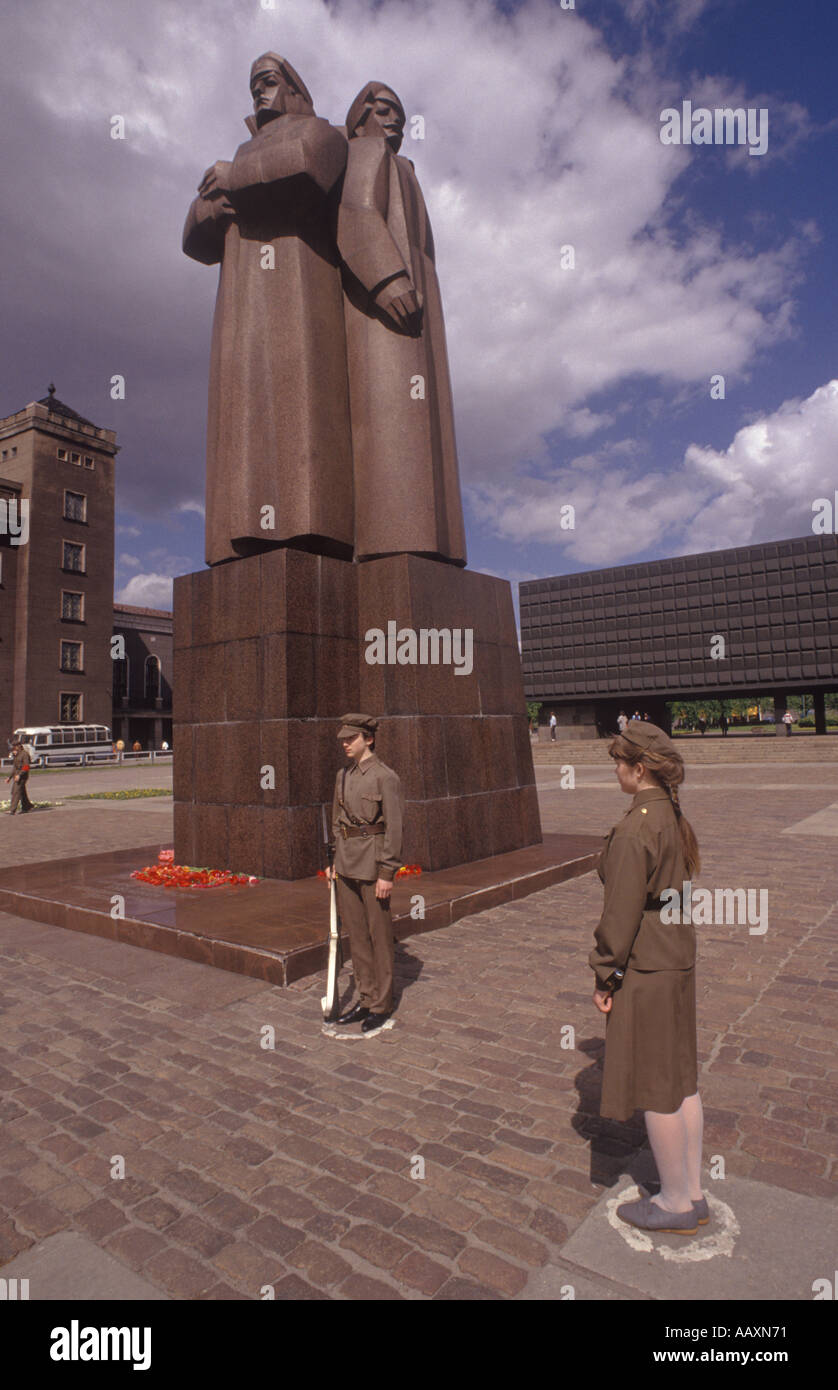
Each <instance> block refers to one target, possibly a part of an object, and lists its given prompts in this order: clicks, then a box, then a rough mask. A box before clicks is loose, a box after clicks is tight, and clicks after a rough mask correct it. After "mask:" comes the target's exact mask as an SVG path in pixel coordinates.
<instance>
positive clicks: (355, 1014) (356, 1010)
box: [338, 1004, 369, 1023]
mask: <svg viewBox="0 0 838 1390" xmlns="http://www.w3.org/2000/svg"><path fill="white" fill-rule="evenodd" d="M368 1014H369V1009H367V1008H365V1007H364V1005H363V1004H355V1005H354V1006H353V1008H351V1009H350V1010H349V1013H348V1014H344V1015H343V1017H342V1018H339V1019H338V1023H357V1022H358V1019H359V1018H366V1017H367V1015H368Z"/></svg>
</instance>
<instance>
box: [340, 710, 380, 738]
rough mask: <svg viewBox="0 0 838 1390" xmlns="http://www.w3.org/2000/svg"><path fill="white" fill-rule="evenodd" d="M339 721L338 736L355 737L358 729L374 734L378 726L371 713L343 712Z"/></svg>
mask: <svg viewBox="0 0 838 1390" xmlns="http://www.w3.org/2000/svg"><path fill="white" fill-rule="evenodd" d="M340 722H341V727H340V729H339V730H338V738H355V737H356V736H357V734H358V733H359V731H360V732H362V733H365V734H374V733H375V731H376V729H377V728H378V720H377V719H374V718H373V716H372V715H371V714H344V715H343V716H342V717H341V721H340Z"/></svg>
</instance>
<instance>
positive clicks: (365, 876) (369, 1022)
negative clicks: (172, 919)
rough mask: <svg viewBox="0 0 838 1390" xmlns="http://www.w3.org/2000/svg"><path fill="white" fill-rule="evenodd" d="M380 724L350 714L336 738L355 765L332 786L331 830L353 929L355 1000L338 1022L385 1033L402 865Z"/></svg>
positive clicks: (396, 796) (399, 806)
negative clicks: (380, 749) (393, 900)
mask: <svg viewBox="0 0 838 1390" xmlns="http://www.w3.org/2000/svg"><path fill="white" fill-rule="evenodd" d="M377 728H378V720H377V719H374V718H372V717H371V716H370V715H368V714H345V715H344V717H343V719H342V721H341V728H340V731H339V733H338V738H339V739H340V740H341V742H342V744H343V751H344V753H345V754H346V756H347V757H348V758H351V760H352V764H351V766H350V767H349V768H342V769H341V771H340V772H339V773H338V775H337V780H336V782H335V796H334V802H333V806H332V833H333V835H334V838H335V873H336V876H337V899H338V910H339V912H340V916H341V920H342V922H343V923H344V925H345V926H346V929H347V931H348V932H349V942H350V946H351V950H352V966H353V969H354V972H355V983H356V986H357V989H358V1000H357V1003H356V1004H355V1005H354V1006H353V1008H351V1009H350V1010H349V1012H348V1013H346V1014H344V1015H343V1017H342V1018H340V1019H338V1022H339V1023H355V1022H357V1021H359V1020H362V1022H361V1030H362V1032H364V1033H371V1032H373V1031H374V1030H375V1029H377V1028H380V1027H381V1025H382V1024H383V1023H385V1022H386V1020H387V1019H388V1018H389V1017H390V1014H391V1013H392V1012H393V955H394V951H393V923H392V919H391V916H390V893H391V890H392V887H393V879H394V878H395V875H396V871H397V869H399V868H401V863H402V858H401V854H402V816H403V813H404V800H403V797H402V790H401V783H400V781H399V779H398V777H397V775H396V773H395V772H394V771H393V769H392V768H390V767H387V766H386V764H385V763H382V762H381V761H380V759H379V758H377V757H376V756H375V753H374V751H373V750H374V748H375V731H376V729H377Z"/></svg>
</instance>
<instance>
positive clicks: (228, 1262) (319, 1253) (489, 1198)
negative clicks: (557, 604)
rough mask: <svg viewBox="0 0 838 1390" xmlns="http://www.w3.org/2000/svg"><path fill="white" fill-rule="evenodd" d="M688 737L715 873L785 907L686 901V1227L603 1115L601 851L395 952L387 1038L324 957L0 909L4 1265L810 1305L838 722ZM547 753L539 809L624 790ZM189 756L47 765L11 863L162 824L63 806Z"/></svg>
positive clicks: (76, 1284)
mask: <svg viewBox="0 0 838 1390" xmlns="http://www.w3.org/2000/svg"><path fill="white" fill-rule="evenodd" d="M755 742H756V741H755ZM682 751H683V753H684V757H685V761H686V765H687V781H686V785H685V787H684V792H683V801H684V806H685V809H686V811H687V814H688V815H689V817H690V819H691V821H692V824H693V825H694V827H695V830H696V833H697V836H698V839H699V842H700V845H701V848H702V855H703V861H704V868H703V871H702V874H701V875H699V876H698V878H697V880H696V882H697V884H698V885H699V886H701V885H707V886H716V885H719V884H722V885H730V886H731V887H737V886H741V887H745V888H752V887H756V888H760V889H765V890H767V893H768V905H769V917H768V929H767V931H766V932H765V933H764V934H763V935H755V934H751V933H750V932H749V930H748V927H747V926H743V925H730V926H726V925H720V924H714V925H712V926H706V927H703V928H699V955H698V966H697V979H698V1033H699V1063H700V1071H699V1089H700V1093H701V1095H702V1098H703V1101H704V1105H705V1113H706V1129H705V1141H704V1182H705V1191H706V1193H707V1195H708V1198H709V1201H710V1205H711V1213H712V1217H713V1220H712V1221H711V1224H710V1225H709V1226H708V1227H707V1228H703V1231H702V1233H700V1235H699V1237H697V1238H696V1239H695V1240H683V1239H679V1237H677V1236H674V1235H655V1236H654V1237H650V1236H646V1235H645V1233H640V1232H636V1231H634V1230H633V1229H632V1228H624V1229H623V1230H622V1231H621V1230H620V1229H619V1228H620V1226H621V1223H619V1222H618V1221H617V1220H616V1219H614V1218H613V1209H614V1206H615V1205H616V1200H617V1198H618V1197H620V1196H622V1194H623V1193H624V1192H625V1191H626V1190H628V1189H630V1188H633V1186H634V1184H635V1182H638V1181H641V1182H642V1181H643V1180H644V1179H646V1178H647V1177H649V1176H650V1175H651V1174H653V1172H654V1167H653V1164H652V1162H651V1155H650V1153H649V1150H648V1148H647V1147H646V1144H645V1134H644V1129H643V1126H642V1121H641V1118H640V1116H636V1117H635V1119H634V1121H633V1122H631V1123H628V1124H618V1123H616V1122H615V1121H611V1120H602V1119H600V1118H599V1115H598V1096H599V1078H600V1074H601V1053H602V1048H603V1034H604V1027H603V1021H602V1020H601V1018H600V1016H599V1015H598V1014H597V1013H596V1011H595V1010H594V1007H593V1005H592V1002H591V988H592V976H591V972H590V970H589V967H588V965H587V956H588V952H589V950H590V946H591V938H592V932H593V928H594V926H595V924H596V921H597V919H598V916H599V912H600V908H601V900H602V893H601V887H600V884H599V882H598V879H597V877H596V875H595V874H593V873H588V874H587V875H585V876H583V877H579V878H575V879H573V880H571V881H570V882H566V883H562V884H559V885H557V886H555V887H551V888H548V889H547V890H545V891H543V892H541V893H536V894H533V895H531V896H530V897H527V898H526V899H524V900H523V901H520V902H514V903H507V904H505V905H502V906H499V907H495V908H492V909H491V910H490V911H488V912H485V913H482V914H479V915H475V916H470V917H467V918H465V919H464V920H462V921H459V922H456V923H454V924H453V925H451V926H450V927H447V928H445V929H444V930H440V931H434V932H429V933H427V934H425V935H421V936H417V937H411V938H409V939H407V940H406V941H404V942H403V943H402V944H401V945H399V946H397V950H396V965H397V985H398V992H399V995H400V997H399V998H398V999H397V1010H396V1013H395V1015H394V1019H393V1026H391V1027H388V1028H386V1029H383V1030H382V1031H381V1032H380V1033H378V1034H376V1035H373V1036H372V1037H370V1038H362V1037H360V1036H354V1037H351V1038H344V1037H335V1036H330V1034H329V1030H328V1029H324V1026H323V1023H322V1014H321V1008H320V995H321V993H322V988H323V974H322V972H318V973H316V974H314V975H311V976H309V977H307V978H305V979H302V980H300V981H298V982H296V983H295V984H292V985H291V986H289V987H288V988H286V989H279V988H274V987H272V986H270V985H266V984H264V983H262V982H260V981H257V980H252V979H248V978H246V977H244V976H241V975H236V974H232V973H228V972H226V971H223V970H217V969H213V968H211V967H209V966H205V965H199V964H193V963H191V962H189V961H185V960H179V959H171V958H168V957H163V956H160V955H159V954H156V953H154V952H151V951H145V950H142V949H139V948H137V947H132V946H126V945H121V944H117V943H115V942H110V941H105V940H101V939H99V938H96V937H91V936H85V935H82V934H80V933H77V932H73V931H66V930H62V929H60V928H57V927H52V926H49V925H45V924H42V923H38V922H33V921H30V920H24V919H23V918H18V917H13V916H10V915H8V914H2V915H0V953H2V958H3V967H4V968H3V999H2V1004H3V1008H4V1011H5V1012H4V1029H3V1037H2V1048H0V1075H2V1082H3V1103H2V1118H3V1121H4V1123H3V1128H2V1133H0V1175H2V1181H0V1190H2V1202H3V1215H2V1224H0V1275H1V1276H2V1277H4V1278H7V1279H10V1278H13V1277H17V1278H19V1279H23V1278H28V1279H29V1281H30V1283H29V1297H30V1298H31V1299H56V1298H63V1297H75V1298H104V1297H109V1298H112V1297H121V1298H125V1299H140V1298H153V1299H175V1300H178V1299H180V1300H183V1299H187V1300H192V1299H200V1300H205V1299H222V1300H224V1299H262V1298H266V1297H275V1298H277V1299H294V1300H297V1299H338V1300H368V1299H376V1300H377V1299H406V1300H421V1299H442V1300H448V1299H454V1300H466V1299H503V1300H508V1299H520V1300H549V1299H567V1298H573V1297H575V1298H576V1299H578V1300H592V1299H593V1300H636V1299H643V1300H649V1299H652V1300H655V1299H680V1300H684V1301H690V1300H704V1299H718V1298H723V1299H733V1300H736V1299H753V1300H757V1301H760V1300H766V1301H771V1300H792V1301H807V1300H811V1299H812V1298H813V1297H814V1292H813V1290H814V1287H815V1286H816V1281H818V1280H823V1279H831V1278H832V1273H833V1271H834V1268H835V1262H834V1255H835V1248H834V1241H833V1238H832V1228H833V1227H834V1204H835V1198H836V1195H838V1062H836V1059H835V1048H834V1038H835V1025H836V1014H838V915H837V914H836V901H838V864H837V863H836V856H835V841H836V836H837V835H838V740H834V739H832V738H823V739H821V738H817V739H816V738H815V737H814V736H811V737H809V738H803V737H801V738H799V739H798V740H794V741H789V744H788V746H786V744H785V741H783V744H782V745H781V746H780V747H778V746H777V743H776V742H775V741H774V740H770V741H765V742H763V741H759V746H757V747H754V748H748V749H743V748H741V747H740V746H738V743H737V742H736V741H732V740H731V741H730V742H729V744H728V745H727V746H724V747H722V746H721V745H720V744H719V743H716V744H715V746H712V747H711V746H708V745H706V744H705V745H704V746H702V745H701V743H700V741H699V740H695V741H690V740H685V741H684V743H683V745H682ZM693 753H695V758H693V756H692V755H693ZM569 764H572V765H573V767H574V773H575V787H573V788H572V789H570V788H568V787H566V786H562V781H565V782H567V778H566V777H563V775H562V774H563V772H564V769H565V768H566V767H567V766H568V765H569ZM536 772H537V779H538V786H539V799H540V808H541V818H542V825H543V829H544V831H545V832H546V833H549V832H551V831H554V830H558V829H560V828H562V829H564V828H566V827H567V825H568V823H569V822H570V821H571V820H572V824H573V827H574V830H576V831H578V832H579V833H587V834H592V835H598V834H602V833H604V832H605V831H607V829H608V828H609V827H610V826H611V825H612V824H613V823H614V822H615V820H617V819H618V818H619V816H620V815H621V814H622V812H623V810H624V809H625V806H624V804H623V798H622V797H621V795H620V792H619V788H618V787H617V784H616V780H615V778H614V775H613V769H612V765H611V764H610V763H609V760H608V758H607V754H606V750H605V746H604V744H602V743H590V744H587V745H585V746H584V749H583V748H582V747H580V745H579V744H573V745H570V744H568V745H566V746H564V747H563V746H562V745H560V744H559V745H553V746H552V747H550V748H549V749H545V750H544V751H543V753H539V754H538V755H537V757H536ZM168 776H169V771H168V769H166V768H162V767H152V768H148V769H143V770H142V771H140V770H139V769H132V770H131V771H130V772H127V773H126V772H125V771H124V770H119V769H113V770H108V771H104V770H102V771H95V772H69V771H68V772H62V773H45V774H36V775H35V776H34V777H33V779H32V783H31V794H32V797H33V800H48V801H57V800H63V804H62V805H60V806H53V807H51V808H49V809H44V810H42V811H39V812H38V813H37V814H34V815H31V816H30V819H29V821H23V820H21V819H20V818H18V819H16V821H15V825H14V826H9V825H8V822H6V823H5V824H6V831H5V836H4V838H5V842H6V855H7V861H10V860H12V859H14V861H15V862H17V863H37V862H41V861H45V860H47V859H49V858H52V859H59V858H66V857H72V856H77V855H79V854H85V853H87V854H90V853H93V852H94V851H101V850H102V849H103V848H105V849H106V848H111V849H128V848H131V847H132V846H135V845H149V844H152V843H155V842H159V844H160V845H161V846H163V845H166V844H169V843H170V842H171V835H172V803H171V801H170V800H169V798H168V797H165V796H163V797H155V798H150V799H148V800H145V801H133V802H132V801H126V802H113V801H96V800H88V801H76V802H71V801H69V800H68V799H64V798H68V797H69V796H70V795H72V794H73V793H75V792H78V791H80V790H85V791H87V790H100V789H104V788H111V789H113V788H115V787H116V786H128V785H131V786H141V785H157V786H160V787H163V788H165V787H166V785H167V779H168ZM138 867H140V865H139V864H138ZM165 891H166V890H163V889H161V890H160V892H161V893H163V892H165ZM180 891H188V890H180ZM396 891H397V894H406V893H408V892H411V891H414V888H410V889H408V888H406V887H403V886H401V885H399V886H398V887H397V890H396ZM325 896H326V895H325V888H324V924H325V921H326V908H325ZM396 906H398V903H396ZM324 935H325V926H324ZM343 979H344V984H347V983H348V979H349V975H348V972H345V974H344V977H343ZM270 1043H272V1044H273V1046H270V1045H269V1044H270ZM266 1044H267V1045H266ZM120 1158H121V1159H122V1160H123V1163H124V1167H123V1165H122V1164H120V1163H119V1162H118V1159H120ZM123 1171H124V1176H118V1174H119V1173H120V1172H123ZM714 1175H715V1176H714ZM690 1251H692V1253H690ZM778 1251H782V1259H779V1258H777V1252H778Z"/></svg>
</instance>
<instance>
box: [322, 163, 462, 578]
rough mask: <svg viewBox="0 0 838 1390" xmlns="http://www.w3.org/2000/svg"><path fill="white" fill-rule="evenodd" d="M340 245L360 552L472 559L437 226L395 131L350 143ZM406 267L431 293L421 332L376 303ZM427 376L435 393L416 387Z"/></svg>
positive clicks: (416, 282)
mask: <svg viewBox="0 0 838 1390" xmlns="http://www.w3.org/2000/svg"><path fill="white" fill-rule="evenodd" d="M338 249H339V251H340V255H341V258H342V260H343V263H344V267H345V271H344V284H345V288H346V298H345V305H344V307H345V312H346V343H347V355H348V367H349V394H350V408H351V416H352V440H353V455H354V472H355V528H356V529H355V554H356V558H357V559H364V558H371V557H373V556H376V555H386V554H393V553H404V552H414V553H420V554H422V553H423V554H427V555H429V556H434V557H436V558H439V559H445V560H451V561H453V562H454V563H456V564H460V565H464V564H465V562H466V546H465V530H464V526H463V510H462V501H461V497H460V480H459V472H458V468H457V447H456V442H455V438H454V414H453V407H452V401H451V382H450V378H449V372H448V354H447V351H446V346H445V324H444V321H443V315H442V301H441V298H440V292H439V283H438V281H437V275H436V266H435V264H434V243H433V235H432V232H431V224H430V221H429V219H428V213H427V209H426V207H425V200H424V198H423V197H422V190H421V189H420V187H419V183H418V180H417V178H416V175H415V173H414V172H413V165H412V164H411V162H410V160H409V159H405V158H403V157H402V156H400V155H397V154H395V153H394V152H393V151H392V150H391V149H390V147H389V145H388V144H387V141H386V140H385V139H383V138H382V139H378V138H377V137H374V136H361V137H357V138H355V139H352V140H350V141H349V153H348V157H347V166H346V175H345V178H344V185H343V195H342V198H341V205H340V212H339V215H338ZM400 271H401V272H403V271H407V273H408V275H409V277H410V283H411V285H412V287H413V288H414V289H415V290H417V291H418V292H419V294H420V295H421V297H422V300H423V302H424V315H423V321H422V332H421V336H419V337H418V338H412V337H408V336H407V335H405V334H403V333H400V332H399V331H398V330H397V329H395V328H394V327H390V326H389V322H388V321H387V320H385V319H383V318H382V316H381V314H380V312H379V311H378V310H377V308H376V307H375V306H374V305H373V303H372V299H373V294H374V292H375V290H376V289H378V288H379V287H380V286H381V285H382V283H383V282H384V281H386V280H389V279H391V278H392V277H394V276H395V275H397V274H398V273H399V272H400ZM406 283H407V282H405V284H406ZM417 376H421V377H422V378H423V380H424V389H425V399H424V400H422V399H414V398H413V395H412V393H411V381H412V380H413V379H414V378H416V377H417Z"/></svg>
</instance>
